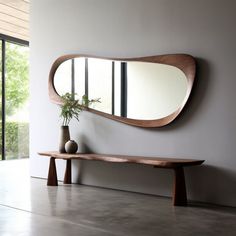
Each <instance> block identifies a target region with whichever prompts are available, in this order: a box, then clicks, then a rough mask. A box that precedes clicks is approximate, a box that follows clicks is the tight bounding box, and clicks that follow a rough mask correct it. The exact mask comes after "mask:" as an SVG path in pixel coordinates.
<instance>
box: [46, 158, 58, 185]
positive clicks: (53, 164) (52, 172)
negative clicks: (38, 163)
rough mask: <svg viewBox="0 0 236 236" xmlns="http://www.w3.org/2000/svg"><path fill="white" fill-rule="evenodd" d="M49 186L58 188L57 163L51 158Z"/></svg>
mask: <svg viewBox="0 0 236 236" xmlns="http://www.w3.org/2000/svg"><path fill="white" fill-rule="evenodd" d="M47 185H48V186H57V185H58V182H57V169H56V162H55V158H54V157H51V158H50V163H49V170H48V182H47Z"/></svg>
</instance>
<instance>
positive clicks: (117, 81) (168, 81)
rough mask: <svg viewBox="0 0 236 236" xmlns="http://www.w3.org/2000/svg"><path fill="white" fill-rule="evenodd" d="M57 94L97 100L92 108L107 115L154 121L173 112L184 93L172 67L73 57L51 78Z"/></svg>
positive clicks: (184, 87) (182, 81)
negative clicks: (98, 99) (98, 100)
mask: <svg viewBox="0 0 236 236" xmlns="http://www.w3.org/2000/svg"><path fill="white" fill-rule="evenodd" d="M54 87H55V89H56V91H57V93H58V94H59V95H63V94H65V93H67V92H69V93H73V94H76V95H75V98H76V99H81V97H82V96H83V95H84V94H86V95H87V96H88V98H89V99H92V98H100V100H101V103H97V104H95V105H94V107H92V108H93V109H95V110H98V111H102V112H105V113H108V114H112V115H116V116H122V117H128V118H132V119H138V120H154V119H160V118H163V117H166V116H168V115H170V114H172V113H173V112H175V111H176V110H177V109H178V108H179V107H180V106H181V104H182V103H183V101H184V99H185V96H186V93H187V87H188V83H187V78H186V76H185V74H184V73H183V72H182V71H181V70H180V69H178V68H177V67H174V66H169V65H165V64H158V63H151V62H140V61H128V62H127V61H114V60H107V59H97V58H84V57H79V58H73V59H70V60H67V61H64V62H63V63H62V64H60V66H59V67H58V68H57V70H56V72H55V75H54Z"/></svg>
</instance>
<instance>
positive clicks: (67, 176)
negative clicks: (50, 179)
mask: <svg viewBox="0 0 236 236" xmlns="http://www.w3.org/2000/svg"><path fill="white" fill-rule="evenodd" d="M64 184H71V160H66V171H65V176H64Z"/></svg>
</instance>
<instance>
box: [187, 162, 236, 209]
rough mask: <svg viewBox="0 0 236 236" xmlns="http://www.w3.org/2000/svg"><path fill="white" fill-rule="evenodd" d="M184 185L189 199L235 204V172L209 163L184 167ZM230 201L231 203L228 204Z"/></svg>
mask: <svg viewBox="0 0 236 236" xmlns="http://www.w3.org/2000/svg"><path fill="white" fill-rule="evenodd" d="M185 173H186V185H187V190H188V197H189V199H191V200H195V201H202V202H208V203H211V202H214V203H217V204H220V205H225V202H227V205H229V206H235V199H234V197H233V196H235V194H236V188H232V186H236V172H235V171H232V170H229V169H225V168H219V167H215V166H210V165H203V166H199V167H194V168H186V171H185ZM229 203H231V204H229Z"/></svg>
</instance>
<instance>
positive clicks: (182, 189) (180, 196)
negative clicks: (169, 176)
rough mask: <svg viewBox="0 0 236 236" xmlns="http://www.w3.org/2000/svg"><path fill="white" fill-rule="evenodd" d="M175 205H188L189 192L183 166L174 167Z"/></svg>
mask: <svg viewBox="0 0 236 236" xmlns="http://www.w3.org/2000/svg"><path fill="white" fill-rule="evenodd" d="M173 205H174V206H186V205H187V194H186V186H185V177H184V169H183V167H178V168H175V169H174V186H173Z"/></svg>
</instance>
